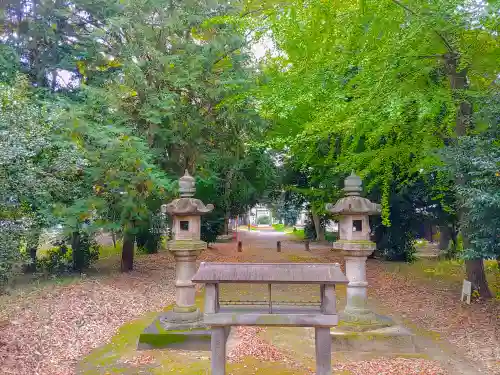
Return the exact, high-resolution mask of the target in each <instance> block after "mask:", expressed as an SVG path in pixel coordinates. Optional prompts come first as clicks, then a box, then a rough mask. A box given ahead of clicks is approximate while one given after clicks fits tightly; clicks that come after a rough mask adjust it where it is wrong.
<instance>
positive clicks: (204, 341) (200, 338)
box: [137, 311, 211, 351]
mask: <svg viewBox="0 0 500 375" xmlns="http://www.w3.org/2000/svg"><path fill="white" fill-rule="evenodd" d="M169 313H171V312H170V311H169V312H166V313H164V314H162V315H160V316H159V317H157V318H156V319H155V320H154V321H153V323H151V324H150V325H149V326H148V327H146V329H145V330H144V331H143V332H142V333H141V334H140V336H139V339H138V343H137V348H138V349H154V348H167V347H175V348H180V349H186V350H190V349H191V350H207V351H208V350H210V335H211V331H210V328H209V327H208V326H207V325H206V324H204V323H203V322H201V321H198V322H186V323H170V322H168V321H166V320H165V317H166V316H167V315H168V314H169Z"/></svg>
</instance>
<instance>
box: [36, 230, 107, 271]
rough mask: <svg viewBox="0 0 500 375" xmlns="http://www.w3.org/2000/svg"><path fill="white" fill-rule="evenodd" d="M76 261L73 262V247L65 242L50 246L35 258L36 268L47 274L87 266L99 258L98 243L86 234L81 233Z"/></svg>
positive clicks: (82, 268) (78, 269)
mask: <svg viewBox="0 0 500 375" xmlns="http://www.w3.org/2000/svg"><path fill="white" fill-rule="evenodd" d="M76 259H77V262H76V264H75V263H74V257H73V249H72V248H71V246H68V245H67V244H66V242H60V243H58V244H57V245H56V246H54V247H52V248H50V249H49V250H47V251H46V252H44V254H43V255H42V256H41V257H39V258H38V260H37V269H38V270H40V271H42V272H44V273H47V274H55V275H59V274H64V273H70V272H73V271H82V270H84V269H86V268H89V267H90V265H91V264H92V263H94V262H95V261H97V260H98V259H99V245H98V244H97V242H96V241H95V240H94V239H93V238H92V237H91V236H90V235H88V234H86V233H82V234H81V236H80V243H79V249H78V257H77V258H76Z"/></svg>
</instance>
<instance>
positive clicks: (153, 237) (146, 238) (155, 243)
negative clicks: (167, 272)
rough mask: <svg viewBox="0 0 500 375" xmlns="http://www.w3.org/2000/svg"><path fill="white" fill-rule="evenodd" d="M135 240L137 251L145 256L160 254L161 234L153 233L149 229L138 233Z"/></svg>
mask: <svg viewBox="0 0 500 375" xmlns="http://www.w3.org/2000/svg"><path fill="white" fill-rule="evenodd" d="M135 240H136V242H137V250H139V251H140V252H142V253H145V254H154V253H157V252H158V248H159V247H160V242H161V235H160V234H159V233H151V231H150V230H149V228H147V229H145V230H141V231H140V232H139V233H137V235H136V237H135Z"/></svg>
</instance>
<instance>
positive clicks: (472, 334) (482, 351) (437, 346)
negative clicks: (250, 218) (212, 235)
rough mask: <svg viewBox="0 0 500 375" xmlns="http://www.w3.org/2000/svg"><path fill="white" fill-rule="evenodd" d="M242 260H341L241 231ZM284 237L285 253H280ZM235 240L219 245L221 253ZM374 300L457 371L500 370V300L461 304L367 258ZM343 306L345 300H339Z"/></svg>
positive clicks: (323, 249)
mask: <svg viewBox="0 0 500 375" xmlns="http://www.w3.org/2000/svg"><path fill="white" fill-rule="evenodd" d="M240 240H241V241H242V242H243V248H244V252H243V253H240V255H239V258H240V259H241V261H257V262H259V261H264V262H286V261H292V262H325V261H329V262H339V263H341V264H342V259H341V257H339V256H338V255H337V254H335V253H333V252H331V251H330V249H329V247H328V246H327V245H318V244H314V243H312V244H311V247H310V248H311V251H310V252H306V251H305V250H304V244H303V243H302V242H300V241H294V240H293V239H291V238H290V236H287V235H285V234H283V233H279V232H270V231H265V232H242V233H240ZM276 241H281V243H282V252H281V253H277V252H276ZM233 246H234V245H233V244H217V246H216V249H217V251H219V252H221V253H224V254H225V253H226V252H229V253H231V252H232V251H233V248H232V247H233ZM367 273H368V281H369V282H370V289H369V293H370V303H371V304H372V305H373V309H374V310H375V311H377V312H380V313H384V314H386V315H389V316H391V317H392V318H393V319H395V320H396V321H398V322H402V323H403V324H405V325H407V326H408V327H409V328H410V329H411V330H412V331H414V333H416V334H417V346H418V347H419V349H420V350H421V351H422V352H423V353H425V354H426V355H427V356H428V357H429V358H432V359H435V360H437V361H439V362H440V363H441V364H442V365H443V366H445V367H446V368H447V369H449V371H450V374H453V375H477V374H491V375H499V374H500V341H499V340H500V339H499V338H500V320H499V317H500V306H499V305H500V304H499V303H476V304H473V305H470V306H465V305H464V304H461V303H460V302H459V295H458V294H459V291H457V290H450V289H446V288H443V286H442V285H440V286H439V288H433V287H432V286H429V285H422V284H420V283H418V281H416V280H413V279H411V278H410V277H408V276H407V275H404V274H399V273H393V272H389V271H387V270H386V269H385V267H384V262H380V261H376V260H369V261H368V269H367ZM340 306H342V301H341V302H340Z"/></svg>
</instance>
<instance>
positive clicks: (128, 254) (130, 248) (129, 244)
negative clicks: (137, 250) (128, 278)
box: [121, 232, 135, 272]
mask: <svg viewBox="0 0 500 375" xmlns="http://www.w3.org/2000/svg"><path fill="white" fill-rule="evenodd" d="M134 242H135V235H133V234H131V233H129V232H125V234H124V236H123V246H122V263H121V271H122V272H128V271H132V269H133V268H134Z"/></svg>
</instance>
